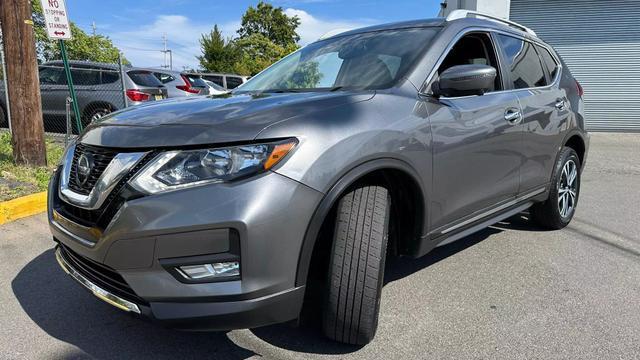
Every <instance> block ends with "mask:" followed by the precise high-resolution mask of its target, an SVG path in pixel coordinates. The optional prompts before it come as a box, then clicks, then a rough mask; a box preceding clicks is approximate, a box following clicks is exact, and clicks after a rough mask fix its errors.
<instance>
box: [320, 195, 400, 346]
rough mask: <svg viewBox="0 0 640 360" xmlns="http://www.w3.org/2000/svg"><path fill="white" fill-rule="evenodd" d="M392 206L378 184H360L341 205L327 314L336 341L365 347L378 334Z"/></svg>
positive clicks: (329, 333) (329, 330)
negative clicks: (361, 185)
mask: <svg viewBox="0 0 640 360" xmlns="http://www.w3.org/2000/svg"><path fill="white" fill-rule="evenodd" d="M390 204H391V200H390V198H389V193H388V191H387V189H385V188H383V187H380V186H363V187H358V188H356V189H354V190H353V191H350V192H348V193H347V194H345V195H344V196H343V197H342V198H341V199H340V201H339V203H338V209H337V219H336V226H335V232H334V239H333V245H332V250H331V262H330V264H329V274H328V276H329V279H328V280H329V283H328V285H329V286H328V296H327V298H326V301H325V306H324V316H323V330H324V333H325V335H326V336H327V337H329V338H331V339H333V340H336V341H340V342H344V343H348V344H357V345H364V344H367V343H369V342H370V341H371V340H372V339H373V337H374V336H375V333H376V329H377V328H378V312H379V309H380V293H381V291H382V282H383V279H384V263H385V256H386V251H387V240H388V232H389V213H390Z"/></svg>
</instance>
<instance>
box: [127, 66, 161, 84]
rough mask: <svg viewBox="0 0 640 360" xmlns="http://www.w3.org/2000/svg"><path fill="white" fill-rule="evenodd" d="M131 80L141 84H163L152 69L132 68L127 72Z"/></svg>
mask: <svg viewBox="0 0 640 360" xmlns="http://www.w3.org/2000/svg"><path fill="white" fill-rule="evenodd" d="M127 74H128V75H129V77H130V78H131V80H132V81H133V82H134V83H135V84H136V85H140V86H150V87H158V86H161V85H162V83H160V80H158V79H156V77H155V76H153V74H152V73H151V72H150V71H144V70H132V71H129V72H127Z"/></svg>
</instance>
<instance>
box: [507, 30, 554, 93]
mask: <svg viewBox="0 0 640 360" xmlns="http://www.w3.org/2000/svg"><path fill="white" fill-rule="evenodd" d="M498 41H499V42H500V46H501V47H502V50H503V51H504V53H505V56H506V57H507V59H506V61H507V66H508V67H509V69H510V71H511V81H513V87H514V88H515V89H526V88H532V87H538V86H544V85H546V81H545V77H544V72H543V71H542V64H541V63H540V58H539V57H538V53H537V52H536V50H535V48H534V46H533V44H531V43H530V42H528V41H523V40H520V39H517V38H514V37H511V36H507V35H498Z"/></svg>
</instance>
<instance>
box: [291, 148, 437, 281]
mask: <svg viewBox="0 0 640 360" xmlns="http://www.w3.org/2000/svg"><path fill="white" fill-rule="evenodd" d="M380 179H384V181H383V182H382V184H381V185H390V187H391V189H389V190H390V192H391V197H392V199H396V200H394V201H397V200H398V199H400V201H401V202H404V201H411V202H413V207H411V206H409V207H404V208H402V209H397V206H394V205H393V203H392V207H394V209H392V214H396V212H395V211H400V213H401V214H409V215H412V216H413V218H412V219H411V221H410V223H411V225H410V228H406V227H404V230H403V231H410V232H412V233H413V236H408V237H407V238H406V239H401V240H406V243H398V244H397V245H398V248H399V250H400V251H401V252H404V251H407V252H408V251H410V250H409V248H408V247H409V246H412V245H415V244H416V242H417V241H419V240H420V238H421V234H422V232H423V229H424V224H425V223H426V196H425V191H424V189H423V187H422V186H421V185H420V183H421V181H420V177H419V176H418V173H417V172H416V171H415V170H414V169H413V168H412V167H411V166H410V165H409V164H408V163H406V162H405V161H402V160H399V159H394V158H381V159H375V160H370V161H367V162H365V163H362V164H360V165H358V166H356V167H354V168H352V169H351V170H349V171H348V172H347V173H346V174H344V175H343V176H342V177H340V179H338V180H337V181H336V182H335V183H334V185H333V186H332V187H331V188H330V190H329V191H328V192H327V193H326V194H325V196H324V197H323V199H322V200H321V201H320V204H319V205H318V206H317V207H316V210H315V212H314V214H313V216H312V218H311V221H310V222H309V224H308V226H307V230H306V232H305V236H304V239H303V242H302V246H301V249H300V253H299V256H298V268H297V273H296V286H302V285H305V284H306V282H307V278H308V275H309V269H310V267H311V262H312V260H313V256H314V253H315V251H314V249H315V248H316V244H317V240H318V239H319V237H320V233H321V229H322V227H323V225H325V221H326V220H327V219H328V218H327V216H329V215H330V214H331V212H332V209H334V207H335V205H336V204H337V202H338V200H339V199H340V197H341V196H342V195H343V194H344V193H345V192H347V191H349V190H350V189H351V188H352V187H353V186H354V185H357V184H360V183H363V182H365V183H366V182H369V183H377V184H380V181H375V180H380ZM399 184H405V185H406V186H407V187H405V188H404V189H403V188H400V187H398V185H399ZM399 191H400V193H398V192H399ZM407 194H411V195H413V197H408V198H407ZM398 196H400V197H401V198H398ZM399 227H400V228H403V227H402V226H399ZM404 235H406V234H404Z"/></svg>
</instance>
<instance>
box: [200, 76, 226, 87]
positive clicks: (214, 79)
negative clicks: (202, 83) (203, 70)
mask: <svg viewBox="0 0 640 360" xmlns="http://www.w3.org/2000/svg"><path fill="white" fill-rule="evenodd" d="M202 78H203V79H207V80H209V81H211V82H214V83H216V84H218V85H220V86H224V83H223V82H222V76H221V75H203V76H202Z"/></svg>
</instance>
